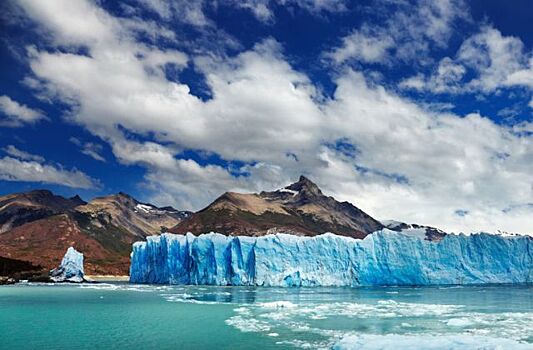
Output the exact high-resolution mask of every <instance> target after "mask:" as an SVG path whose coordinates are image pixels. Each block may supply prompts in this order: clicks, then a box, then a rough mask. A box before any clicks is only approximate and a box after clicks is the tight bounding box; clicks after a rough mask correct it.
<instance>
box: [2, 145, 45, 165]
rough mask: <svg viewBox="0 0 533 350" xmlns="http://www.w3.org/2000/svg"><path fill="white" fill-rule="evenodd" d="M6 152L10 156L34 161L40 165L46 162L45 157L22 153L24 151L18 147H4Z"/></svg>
mask: <svg viewBox="0 0 533 350" xmlns="http://www.w3.org/2000/svg"><path fill="white" fill-rule="evenodd" d="M4 152H6V153H7V154H9V155H10V156H12V157H15V158H18V159H22V160H33V161H35V162H38V163H43V162H44V158H43V157H41V156H38V155H36V154H31V153H28V152H25V151H22V150H20V149H18V148H17V147H15V146H13V145H8V146H7V147H4Z"/></svg>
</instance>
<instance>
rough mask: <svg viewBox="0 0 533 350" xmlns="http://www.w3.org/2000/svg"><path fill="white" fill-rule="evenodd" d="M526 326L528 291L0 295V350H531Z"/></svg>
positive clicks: (120, 289)
mask: <svg viewBox="0 0 533 350" xmlns="http://www.w3.org/2000/svg"><path fill="white" fill-rule="evenodd" d="M532 325H533V286H469V287H462V286H449V287H421V288H413V287H387V288H292V289H291V288H250V287H201V286H155V285H129V284H125V283H103V284H93V285H91V284H84V285H31V284H30V285H13V286H3V287H0V330H1V338H2V339H1V342H0V348H2V349H298V348H310V349H317V348H331V347H332V346H333V345H334V344H335V343H337V342H338V341H340V340H341V339H343V338H344V339H345V341H344V345H346V343H350V344H354V343H356V342H359V343H358V345H357V348H363V349H367V348H368V349H378V348H391V349H392V348H395V349H400V348H413V347H416V345H417V344H418V347H420V345H421V344H426V346H427V347H429V346H436V347H432V348H460V347H461V344H463V347H464V346H466V345H465V344H469V345H468V346H469V347H470V348H472V346H475V344H480V345H479V347H480V348H481V347H482V348H484V349H491V348H505V349H507V348H513V347H516V348H526V349H527V348H532V349H533V327H532ZM387 342H389V347H387ZM461 342H462V343H461ZM439 344H440V347H439ZM458 344H459V345H458ZM473 344H474V345H473Z"/></svg>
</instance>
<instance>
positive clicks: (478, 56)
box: [400, 26, 533, 94]
mask: <svg viewBox="0 0 533 350" xmlns="http://www.w3.org/2000/svg"><path fill="white" fill-rule="evenodd" d="M528 56H531V54H527V53H526V52H525V50H524V44H523V43H522V41H521V40H520V39H519V38H517V37H513V36H503V35H502V33H501V32H500V31H499V30H497V29H495V28H493V27H491V26H484V27H482V28H481V29H480V31H479V32H478V33H476V34H474V35H472V36H470V37H469V38H467V39H466V40H465V41H464V42H463V43H462V45H461V47H460V48H459V50H458V51H457V53H456V57H455V58H453V59H452V58H449V57H446V58H444V59H442V60H441V61H440V63H439V66H438V67H437V68H436V69H435V70H434V71H433V72H432V73H431V74H429V76H428V77H424V76H423V75H422V74H417V75H415V76H413V77H410V78H407V79H404V80H403V81H402V82H401V83H400V87H402V88H408V89H416V90H421V91H422V90H424V91H431V92H433V93H471V92H479V93H483V94H489V93H494V92H497V91H498V90H500V89H503V88H509V87H516V86H524V87H529V88H533V78H531V76H533V68H531V67H532V62H533V58H531V59H530V63H529V67H528V66H527V64H526V62H527V57H528ZM467 75H468V76H471V77H470V78H469V79H468V80H466V79H465V76H467Z"/></svg>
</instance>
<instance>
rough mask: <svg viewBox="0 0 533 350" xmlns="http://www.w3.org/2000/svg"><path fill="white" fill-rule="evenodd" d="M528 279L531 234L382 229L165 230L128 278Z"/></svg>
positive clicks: (137, 249)
mask: <svg viewBox="0 0 533 350" xmlns="http://www.w3.org/2000/svg"><path fill="white" fill-rule="evenodd" d="M532 281H533V238H532V237H529V236H516V237H504V236H499V235H492V234H487V233H480V234H472V235H470V236H467V235H447V236H446V237H444V238H443V239H442V240H440V241H438V242H431V241H427V240H423V239H421V238H419V237H416V236H410V235H407V234H402V233H397V232H393V231H389V230H386V229H385V230H382V231H378V232H375V233H373V234H371V235H368V236H367V237H365V238H364V239H362V240H361V239H352V238H348V237H342V236H337V235H334V234H331V233H326V234H322V235H319V236H315V237H299V236H293V235H288V234H276V235H267V236H263V237H244V236H224V235H221V234H217V233H209V234H203V235H200V236H194V235H192V234H187V235H174V234H168V233H165V234H162V235H160V236H151V237H148V238H147V241H146V242H136V243H134V245H133V251H132V253H131V267H130V282H132V283H157V284H199V285H239V286H240V285H246V286H286V287H289V286H376V285H381V286H383V285H434V284H477V283H527V282H532Z"/></svg>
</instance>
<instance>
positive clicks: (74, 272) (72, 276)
mask: <svg viewBox="0 0 533 350" xmlns="http://www.w3.org/2000/svg"><path fill="white" fill-rule="evenodd" d="M50 278H51V279H52V281H54V282H78V283H79V282H83V281H84V280H85V279H84V272H83V254H82V253H80V252H78V251H77V250H76V249H74V248H73V247H70V248H68V249H67V253H66V254H65V256H64V257H63V260H61V265H59V267H58V268H55V269H53V270H51V271H50Z"/></svg>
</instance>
